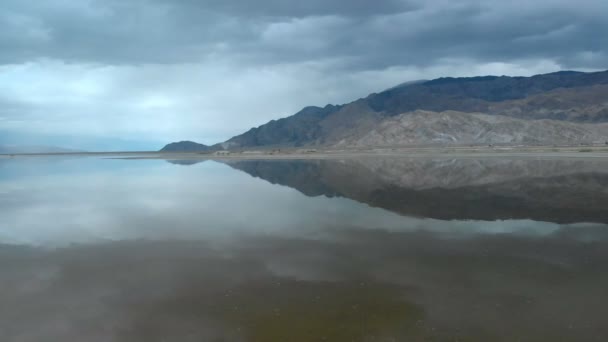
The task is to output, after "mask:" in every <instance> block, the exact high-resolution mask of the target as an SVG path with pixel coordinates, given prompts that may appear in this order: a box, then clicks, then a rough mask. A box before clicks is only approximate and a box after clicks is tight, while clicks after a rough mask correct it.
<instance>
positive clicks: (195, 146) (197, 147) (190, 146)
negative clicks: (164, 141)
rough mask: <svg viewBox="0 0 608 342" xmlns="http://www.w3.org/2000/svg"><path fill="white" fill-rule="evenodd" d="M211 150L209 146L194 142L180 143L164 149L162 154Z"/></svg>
mask: <svg viewBox="0 0 608 342" xmlns="http://www.w3.org/2000/svg"><path fill="white" fill-rule="evenodd" d="M207 150H209V146H207V145H203V144H199V143H195V142H193V141H180V142H176V143H171V144H169V145H167V146H165V147H163V148H162V149H161V150H160V151H161V152H199V151H200V152H202V151H207Z"/></svg>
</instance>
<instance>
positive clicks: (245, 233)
mask: <svg viewBox="0 0 608 342" xmlns="http://www.w3.org/2000/svg"><path fill="white" fill-rule="evenodd" d="M606 317H608V162H605V161H601V160H600V161H585V160H536V159H497V158H496V159H445V158H443V159H436V160H434V159H406V158H402V159H399V158H397V159H395V158H393V159H381V158H364V159H346V160H301V161H276V160H275V161H260V160H254V161H236V160H231V161H225V162H214V161H204V162H195V161H164V160H113V159H96V158H71V159H70V158H49V159H44V158H15V159H0V341H7V342H13V341H19V342H29V341H36V342H37V341H45V342H46V341H51V342H54V341H58V342H59V341H61V342H63V341H136V342H137V341H146V342H147V341H152V342H155V341H159V342H160V341H177V342H181V341H606V340H607V339H608V324H606V319H607V318H606Z"/></svg>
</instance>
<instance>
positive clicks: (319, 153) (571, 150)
mask: <svg viewBox="0 0 608 342" xmlns="http://www.w3.org/2000/svg"><path fill="white" fill-rule="evenodd" d="M35 157H98V158H112V159H166V160H207V159H209V160H213V159H216V160H226V159H335V158H364V157H425V158H431V157H432V158H497V157H498V158H608V146H595V147H591V146H575V147H542V146H541V147H536V146H535V147H411V148H382V149H367V150H363V149H342V150H331V149H327V150H314V149H309V150H305V149H281V150H249V151H232V152H222V153H205V152H202V153H201V152H79V153H39V154H0V158H3V159H4V158H35Z"/></svg>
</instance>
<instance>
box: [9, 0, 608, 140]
mask: <svg viewBox="0 0 608 342" xmlns="http://www.w3.org/2000/svg"><path fill="white" fill-rule="evenodd" d="M0 28H1V29H0V144H11V143H16V144H19V143H23V142H27V141H28V140H32V139H34V140H35V141H36V143H37V144H40V143H45V142H49V143H52V144H54V145H63V146H66V147H73V148H86V149H89V150H96V149H104V148H113V149H134V148H149V149H157V148H160V147H162V145H163V144H164V143H166V142H170V141H175V140H182V139H190V140H196V141H199V142H203V143H215V142H220V141H223V140H225V139H227V138H230V137H231V136H233V135H236V134H238V133H241V132H242V131H245V130H247V129H249V128H250V127H251V126H257V125H260V124H263V123H265V122H266V121H268V120H270V119H276V118H279V117H283V116H287V115H290V114H293V113H294V112H296V111H298V110H299V109H300V108H301V107H303V106H306V105H319V106H323V105H325V104H327V103H334V104H337V103H344V102H349V101H351V100H354V99H356V98H358V97H363V96H365V95H367V94H368V93H371V92H376V91H379V90H382V89H384V88H388V87H390V86H393V85H395V84H398V83H402V82H405V81H409V80H415V79H429V78H434V77H440V76H472V75H483V74H501V75H502V74H506V75H531V74H536V73H544V72H551V71H557V70H563V69H575V70H599V69H606V68H608V44H606V37H607V36H608V1H605V0H578V1H570V0H568V1H565V0H537V1H529V0H525V1H524V0H512V1H503V0H483V1H482V0H478V1H473V0H462V1H454V0H451V1H448V0H433V1H429V0H427V1H423V0H412V1H407V0H405V1H403V0H375V1H369V0H308V1H284V0H258V1H249V0H240V1H236V0H201V1H197V0H181V1H178V0H174V1H169V0H105V1H102V0H88V1H85V0H80V1H72V0H45V1H22V0H19V1H17V0H3V1H2V3H1V4H0ZM112 141H113V142H114V143H113V144H110V143H109V142H112ZM116 142H120V143H116ZM108 146H110V147H108Z"/></svg>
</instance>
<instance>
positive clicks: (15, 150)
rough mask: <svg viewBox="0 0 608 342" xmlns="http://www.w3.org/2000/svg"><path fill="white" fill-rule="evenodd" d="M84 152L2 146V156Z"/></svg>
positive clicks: (0, 146)
mask: <svg viewBox="0 0 608 342" xmlns="http://www.w3.org/2000/svg"><path fill="white" fill-rule="evenodd" d="M76 152H84V151H81V150H74V149H69V148H63V147H55V146H34V145H32V146H25V145H0V154H11V153H15V154H20V153H24V154H27V153H76Z"/></svg>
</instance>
